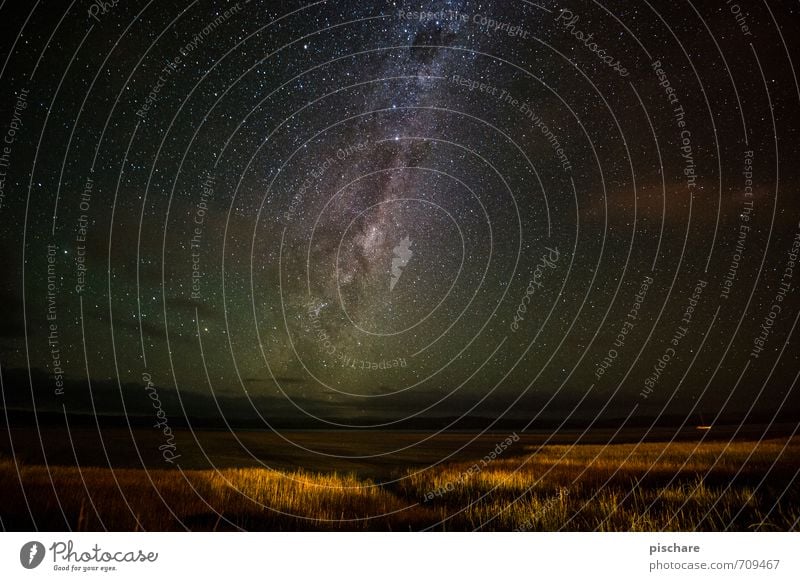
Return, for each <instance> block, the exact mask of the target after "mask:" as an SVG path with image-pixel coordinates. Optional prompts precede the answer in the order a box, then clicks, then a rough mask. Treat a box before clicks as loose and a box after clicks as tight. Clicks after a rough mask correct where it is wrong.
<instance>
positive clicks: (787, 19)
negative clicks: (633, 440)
mask: <svg viewBox="0 0 800 581" xmlns="http://www.w3.org/2000/svg"><path fill="white" fill-rule="evenodd" d="M28 4H29V3H27V2H22V1H16V2H13V1H12V2H6V3H4V4H3V5H2V7H0V12H2V14H3V17H4V20H5V22H6V28H7V30H8V31H13V32H9V33H8V34H5V35H3V36H4V38H3V39H2V42H3V45H4V46H3V49H4V50H3V55H4V58H3V64H2V70H1V71H0V76H2V79H3V82H2V89H0V91H2V95H1V96H0V112H2V115H0V131H2V133H3V139H4V143H3V144H2V146H3V147H4V149H2V150H0V155H1V157H0V171H2V176H0V178H2V180H3V181H2V191H1V192H0V193H1V194H2V197H1V198H0V202H1V205H0V256H2V259H3V264H4V270H5V276H4V277H3V280H2V286H0V293H2V297H1V298H2V303H3V305H4V309H3V310H4V315H3V317H2V322H0V336H1V337H2V338H1V339H0V365H1V366H0V371H2V375H3V379H4V381H3V398H4V399H3V405H4V407H6V408H8V409H27V410H33V409H35V410H56V411H59V410H62V409H63V410H65V411H67V412H74V413H78V412H87V411H91V412H94V413H97V414H117V415H119V414H129V415H135V414H138V413H147V410H148V409H149V407H148V406H149V404H150V400H149V399H148V395H147V393H146V390H144V389H143V387H144V386H145V385H146V384H147V382H148V381H151V382H152V384H153V385H155V386H156V387H157V389H158V393H159V394H160V397H161V399H162V400H163V401H164V402H165V403H164V405H165V409H166V413H167V414H168V415H170V416H171V417H173V418H187V419H190V420H191V419H192V418H225V420H226V421H227V420H228V419H230V421H238V420H241V419H249V420H255V421H258V422H261V423H263V424H264V425H271V424H272V423H274V422H280V421H282V420H286V419H287V418H292V419H294V420H296V421H300V422H303V423H304V425H307V426H309V427H314V428H326V427H404V426H409V425H411V424H412V423H413V421H416V420H419V419H420V418H459V417H471V418H479V419H480V422H482V425H485V426H487V427H490V426H491V425H493V423H495V422H497V421H499V420H503V419H514V420H516V421H520V422H522V425H529V424H535V423H536V422H555V424H558V423H559V422H563V421H569V420H576V421H578V420H580V421H583V422H591V421H599V420H611V419H615V418H623V419H626V418H627V419H631V418H633V419H636V418H638V419H640V420H641V419H648V420H649V419H652V418H658V417H662V418H670V420H671V421H674V422H676V423H680V422H684V421H686V422H692V423H697V422H699V421H703V422H711V421H713V420H717V421H730V422H736V423H740V422H741V423H744V422H774V421H785V420H787V419H789V420H793V421H796V420H797V416H798V412H799V411H800V396H798V387H797V385H796V383H795V381H796V378H797V374H798V372H799V371H800V360H799V359H798V354H800V349H798V340H797V337H796V333H795V327H796V323H797V318H798V314H800V310H799V309H798V307H800V301H798V293H797V289H796V287H797V286H798V284H800V271H798V266H797V265H796V263H795V260H796V259H797V254H798V249H799V248H800V237H799V236H800V202H798V195H797V194H798V178H800V172H799V171H798V159H797V149H796V143H797V142H798V134H797V128H798V121H800V117H799V116H798V111H800V109H799V107H800V88H799V87H798V81H797V76H796V71H795V69H794V65H793V63H797V62H798V58H800V55H799V54H798V51H797V42H796V39H797V38H798V33H800V15H798V10H797V7H796V5H794V4H790V3H781V4H780V5H777V4H773V5H768V4H767V3H765V2H748V3H745V2H741V3H740V4H733V3H727V4H726V3H724V2H719V3H716V2H715V3H689V2H646V1H645V2H634V3H627V2H626V3H616V4H614V5H611V4H610V3H602V2H577V1H564V2H562V1H558V2H556V1H551V0H542V1H537V2H528V1H524V0H513V1H503V2H500V1H496V2H473V1H439V2H423V3H420V2H416V3H413V2H412V3H407V4H406V3H403V2H351V1H347V0H344V1H328V2H325V1H321V2H288V1H287V2H283V1H280V2H278V1H269V2H257V1H256V0H251V1H250V2H246V1H241V2H237V3H234V2H210V1H203V0H196V1H193V2H189V1H187V2H177V3H166V4H164V3H157V2H145V1H137V2H133V1H131V2H119V3H107V5H105V6H101V4H100V3H90V2H86V1H82V2H73V3H66V2H63V3H59V2H55V3H48V4H47V6H46V7H45V6H39V5H38V4H37V5H36V6H35V7H34V6H29V5H28ZM112 4H115V5H112ZM734 7H735V8H734Z"/></svg>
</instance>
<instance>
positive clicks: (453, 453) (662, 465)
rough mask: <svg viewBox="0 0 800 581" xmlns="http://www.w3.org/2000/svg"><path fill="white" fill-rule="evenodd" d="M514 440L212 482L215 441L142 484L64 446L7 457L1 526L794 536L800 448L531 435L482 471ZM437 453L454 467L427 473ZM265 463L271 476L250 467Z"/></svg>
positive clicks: (136, 471) (773, 440)
mask: <svg viewBox="0 0 800 581" xmlns="http://www.w3.org/2000/svg"><path fill="white" fill-rule="evenodd" d="M295 436H296V439H299V440H303V441H304V442H305V443H311V442H312V441H315V440H316V441H317V443H319V442H320V441H321V440H324V441H325V442H327V443H328V446H329V448H330V449H333V450H336V449H338V450H339V451H340V452H342V453H343V454H342V455H345V454H344V452H346V453H347V454H346V455H349V456H352V455H353V452H354V450H355V449H356V448H358V447H359V446H364V454H365V455H366V454H368V450H373V449H374V446H375V445H376V442H377V441H378V440H379V441H380V443H379V445H382V446H386V447H387V449H389V448H392V449H394V448H397V447H402V445H403V444H404V443H405V442H406V440H408V441H409V442H413V441H419V440H420V434H397V433H373V434H371V435H369V436H361V435H360V436H358V438H355V439H353V438H350V437H348V436H347V435H339V436H336V437H332V436H331V434H319V433H317V434H314V433H307V434H296V435H295ZM506 436H507V435H506V434H487V435H484V436H483V437H482V438H479V439H477V440H475V441H472V440H473V437H472V436H468V435H467V434H455V435H448V437H447V438H445V439H444V440H436V439H432V440H431V442H432V443H431V445H430V446H429V447H428V448H425V447H424V446H423V447H421V448H420V447H417V448H416V451H415V450H414V449H410V450H408V451H405V452H400V453H398V454H395V455H389V456H379V457H376V458H360V459H356V460H344V459H341V458H337V454H336V453H334V452H326V453H325V455H323V456H319V455H318V454H311V453H305V454H307V456H308V457H307V458H306V457H304V456H303V454H301V453H294V458H292V457H291V456H292V455H291V454H289V452H288V450H290V449H291V447H289V446H287V445H286V444H285V443H283V445H279V444H278V443H275V447H274V448H273V452H272V454H267V453H264V454H261V455H259V457H258V458H257V459H256V458H255V457H251V459H250V462H249V463H246V462H235V461H234V460H233V459H232V458H231V457H226V456H225V454H223V453H221V450H219V452H220V453H219V457H220V458H221V461H220V462H214V464H215V465H216V466H218V469H210V468H208V467H202V468H199V467H200V466H202V463H203V462H206V463H208V462H211V461H212V460H213V458H212V456H213V453H214V451H215V448H214V446H211V442H213V441H215V440H216V439H219V441H220V443H219V445H218V447H219V448H220V449H221V448H222V443H223V442H225V441H226V440H225V438H229V437H230V436H229V435H224V436H223V435H221V434H220V435H217V436H215V435H213V434H204V435H202V436H198V437H201V438H205V439H204V449H205V450H206V451H208V450H209V446H211V452H210V453H209V458H205V456H204V455H201V456H202V461H201V459H200V457H198V456H196V455H193V454H192V453H189V454H187V455H186V457H184V458H183V460H184V462H183V463H181V462H180V461H179V462H178V464H179V466H172V465H169V464H166V463H164V462H160V463H159V464H155V466H157V467H151V466H150V462H148V461H146V462H145V465H146V466H148V468H147V469H146V470H145V469H142V468H141V460H139V468H132V467H130V466H132V465H135V463H134V462H132V461H130V459H128V460H126V461H125V462H122V463H119V462H118V463H115V464H112V465H114V466H115V468H114V469H113V470H111V469H109V468H108V464H107V463H106V465H105V467H103V466H102V462H92V461H81V462H80V463H81V467H80V468H77V467H75V466H74V465H73V466H67V465H65V464H67V463H68V462H67V461H66V460H67V459H68V457H69V455H72V457H73V458H74V457H75V455H74V454H72V446H71V445H70V442H69V441H65V442H62V444H63V448H64V449H63V450H61V452H62V454H61V455H60V456H59V454H58V453H56V454H55V456H56V460H61V462H58V461H55V462H54V460H53V456H52V455H51V454H48V459H49V464H50V467H49V469H48V468H46V467H45V466H43V465H42V464H41V463H37V462H34V461H33V459H34V457H35V455H32V456H28V457H27V458H26V456H25V454H22V453H19V451H17V452H18V453H17V454H16V455H15V457H16V458H17V461H16V462H15V461H14V460H12V457H11V456H10V455H9V454H8V452H6V453H5V455H4V456H3V457H0V518H2V526H3V528H4V529H6V530H32V529H34V528H37V529H40V530H65V529H73V530H104V529H108V530H185V529H190V530H237V529H247V530H394V531H397V530H401V531H407V530H422V529H430V530H474V529H480V530H500V531H506V530H514V529H519V530H532V531H555V530H578V531H590V530H604V531H653V530H737V531H746V530H766V531H786V530H796V529H797V528H798V526H799V525H798V519H800V490H798V489H800V486H798V483H797V476H798V468H799V467H800V438H796V437H794V438H791V437H787V436H784V437H779V436H772V437H770V438H768V439H763V440H761V441H755V440H738V441H735V442H729V441H724V440H723V441H712V440H705V441H699V439H700V438H701V436H699V435H698V436H695V437H694V438H692V439H686V438H684V439H683V440H682V441H676V442H673V443H664V442H645V443H635V442H631V443H614V444H611V445H601V444H577V445H572V444H567V443H559V444H547V445H542V444H543V439H542V438H540V437H536V436H530V435H526V434H523V435H522V436H520V438H519V440H518V441H515V442H513V443H511V444H510V445H509V446H508V447H507V448H506V449H504V450H502V451H501V452H500V453H498V454H497V457H496V458H491V457H490V458H488V460H487V459H486V456H485V455H486V454H487V453H491V450H493V449H494V448H493V447H494V446H495V444H496V443H497V442H501V441H503V439H504V438H505V437H506ZM120 437H121V436H120ZM259 437H260V438H261V439H264V438H266V436H264V435H261V436H259V435H258V434H254V433H250V434H245V435H243V436H241V438H242V440H244V439H246V438H249V439H250V440H253V441H254V442H255V441H256V440H258V439H259ZM365 437H366V439H363V438H365ZM193 438H194V437H193ZM45 440H46V438H45ZM267 440H268V438H267ZM470 441H472V442H471V443H469V442H470ZM367 444H369V446H368V445H367ZM465 444H468V445H465ZM45 445H46V444H45ZM37 446H38V444H37ZM37 446H32V449H34V450H35V449H36V448H37ZM83 449H85V446H84V447H83ZM185 449H187V450H188V449H189V446H188V444H187V446H186V447H185ZM442 451H446V452H447V455H450V458H449V460H448V461H446V462H444V463H440V464H437V465H434V466H432V467H430V465H431V464H432V463H433V462H435V460H434V458H435V457H441V452H442ZM105 453H108V454H110V455H113V454H114V445H113V443H112V444H109V445H107V447H106V449H105V451H104V452H103V453H102V454H101V453H100V452H98V451H97V450H96V449H95V451H94V454H95V459H96V458H97V457H100V456H102V457H105ZM403 454H405V456H404V455H403ZM312 458H313V459H316V462H312V461H311V459H312ZM387 458H388V460H387ZM298 459H300V460H301V461H298ZM303 459H305V460H308V462H302V460H303ZM20 460H21V461H20ZM262 461H263V462H264V463H265V464H267V465H269V466H270V468H261V467H255V466H258V465H259V463H260V462H262ZM293 461H294V464H293ZM237 463H238V464H239V467H236V464H237ZM72 464H74V460H73V462H72ZM120 465H122V466H123V467H119V468H117V467H116V466H120ZM292 465H294V466H305V467H306V470H301V469H298V468H296V467H295V468H293V467H292ZM241 466H244V467H241ZM426 466H428V467H427V468H426ZM309 467H310V469H309ZM20 482H21V483H22V486H20ZM31 515H32V517H33V518H31Z"/></svg>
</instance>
